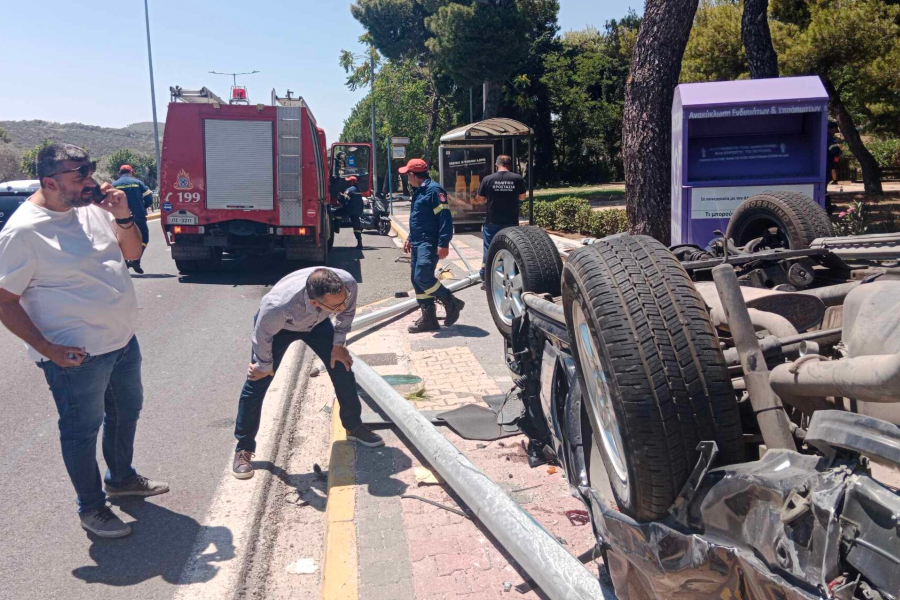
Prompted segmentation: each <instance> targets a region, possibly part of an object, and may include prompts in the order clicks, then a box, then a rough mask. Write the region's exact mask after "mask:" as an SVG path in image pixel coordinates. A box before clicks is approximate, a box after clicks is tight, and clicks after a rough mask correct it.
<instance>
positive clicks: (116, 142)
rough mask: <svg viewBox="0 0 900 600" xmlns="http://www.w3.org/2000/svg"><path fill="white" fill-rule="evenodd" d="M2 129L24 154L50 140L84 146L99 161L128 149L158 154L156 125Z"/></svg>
mask: <svg viewBox="0 0 900 600" xmlns="http://www.w3.org/2000/svg"><path fill="white" fill-rule="evenodd" d="M0 127H2V128H3V129H5V130H6V131H7V132H9V137H10V144H11V145H12V146H14V147H16V148H18V149H19V150H23V151H24V150H29V149H31V148H34V147H35V146H37V145H38V144H40V143H41V140H43V139H44V138H47V139H50V140H53V141H54V142H61V143H66V144H75V145H76V146H82V147H84V148H86V149H87V151H88V152H89V153H90V154H91V156H93V157H96V158H100V157H103V156H107V155H109V154H110V153H111V152H113V151H114V150H118V149H119V148H128V149H130V150H134V151H135V152H139V153H141V154H147V155H150V156H152V155H153V154H154V153H155V152H156V150H155V148H154V144H153V123H152V122H149V121H146V122H141V123H133V124H131V125H129V126H128V127H121V128H118V129H117V128H112V127H97V126H95V125H85V124H83V123H54V122H52V121H0ZM164 127H165V124H164V123H160V124H159V133H160V138H162V132H163V128H164ZM160 141H162V140H161V139H160Z"/></svg>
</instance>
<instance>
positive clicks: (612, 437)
mask: <svg viewBox="0 0 900 600" xmlns="http://www.w3.org/2000/svg"><path fill="white" fill-rule="evenodd" d="M562 295H563V310H564V313H565V317H566V328H567V330H568V337H569V342H570V344H571V349H572V355H573V357H574V360H575V365H576V372H577V374H578V378H579V382H580V384H581V389H582V397H583V399H584V402H585V406H586V409H587V410H586V414H587V417H588V418H587V422H588V424H587V425H586V427H585V431H584V433H585V434H586V435H584V436H583V438H584V439H585V441H586V443H589V444H590V446H591V448H585V456H586V458H587V460H588V475H589V479H590V483H591V486H592V487H593V488H594V489H595V490H596V491H597V492H598V493H599V494H601V496H602V495H603V491H604V489H606V490H610V491H611V492H612V495H613V498H614V500H613V501H614V502H616V503H617V504H618V506H619V508H620V510H621V511H622V512H624V513H626V514H628V515H630V516H632V517H634V518H636V519H638V520H653V519H658V518H661V517H663V516H664V515H666V514H667V511H668V509H669V507H670V506H671V505H672V502H673V501H674V500H675V497H676V495H677V494H678V492H679V491H680V489H681V487H682V486H683V485H684V482H685V481H686V480H687V477H688V475H689V474H690V473H691V470H692V469H693V468H694V466H695V464H696V462H697V459H698V452H697V445H698V443H699V442H700V441H705V440H714V441H715V442H716V443H717V444H718V447H719V457H720V460H721V461H722V462H723V463H731V462H738V461H740V460H742V459H743V435H742V430H741V423H740V417H739V414H738V407H737V401H736V399H735V396H734V390H733V388H732V386H731V378H730V377H729V374H728V368H727V367H726V364H725V359H724V356H723V355H722V351H721V349H720V348H719V340H718V337H717V336H716V332H715V330H714V329H713V326H712V324H711V323H710V320H709V314H708V313H707V311H706V307H705V306H704V304H703V300H702V299H701V297H700V295H699V294H698V293H697V290H696V289H695V288H694V285H693V283H692V282H691V279H690V277H689V276H688V274H687V273H686V272H685V270H684V268H683V267H682V266H681V264H680V263H679V262H678V260H677V259H676V258H675V256H674V255H672V254H671V253H670V252H669V251H668V250H667V249H666V248H665V247H664V246H663V245H662V244H660V243H659V242H658V241H656V240H654V239H653V238H651V237H647V236H630V235H616V236H611V237H608V238H604V239H601V240H598V241H596V242H594V243H593V244H592V245H590V246H585V247H582V248H579V249H578V250H576V251H575V252H573V253H572V254H571V255H570V256H569V258H568V260H567V261H566V263H565V266H564V267H563V275H562ZM591 458H593V459H594V460H590V459H591Z"/></svg>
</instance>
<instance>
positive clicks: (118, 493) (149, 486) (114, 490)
mask: <svg viewBox="0 0 900 600" xmlns="http://www.w3.org/2000/svg"><path fill="white" fill-rule="evenodd" d="M103 487H104V488H105V489H106V495H107V496H108V497H109V498H121V497H123V496H141V497H144V498H146V497H147V496H159V495H160V494H165V493H166V492H168V491H169V484H168V483H166V482H165V481H153V480H152V479H147V478H146V477H143V476H142V475H138V476H137V479H135V480H134V481H132V482H131V483H129V484H128V485H126V486H124V487H113V486H111V485H105V486H103Z"/></svg>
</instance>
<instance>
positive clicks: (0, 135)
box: [0, 127, 10, 144]
mask: <svg viewBox="0 0 900 600" xmlns="http://www.w3.org/2000/svg"><path fill="white" fill-rule="evenodd" d="M9 140H10V137H9V132H8V131H6V130H5V129H3V128H2V127H0V142H2V143H4V144H8V143H9Z"/></svg>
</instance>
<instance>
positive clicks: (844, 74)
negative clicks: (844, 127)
mask: <svg viewBox="0 0 900 600" xmlns="http://www.w3.org/2000/svg"><path fill="white" fill-rule="evenodd" d="M808 8H809V24H808V26H807V27H806V28H805V29H802V30H801V29H800V28H797V31H798V33H797V34H796V35H794V36H792V38H791V43H790V45H789V46H788V47H787V48H786V50H785V52H784V54H783V57H782V58H781V63H782V64H783V68H784V71H785V74H796V75H799V74H809V73H815V74H818V75H821V76H822V77H825V78H827V79H829V80H830V81H831V82H832V83H833V84H834V86H835V88H836V89H837V90H838V92H839V93H840V95H841V99H842V100H843V101H844V104H845V105H846V106H847V108H848V110H850V111H851V113H852V114H853V117H854V121H855V123H856V124H857V127H858V128H859V129H861V130H862V131H868V132H870V133H880V134H889V135H897V134H900V77H898V76H900V6H898V5H896V4H891V3H888V2H886V1H884V0H817V1H814V2H810V3H809V7H808ZM892 75H893V76H892Z"/></svg>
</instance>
